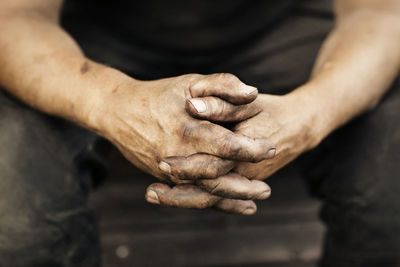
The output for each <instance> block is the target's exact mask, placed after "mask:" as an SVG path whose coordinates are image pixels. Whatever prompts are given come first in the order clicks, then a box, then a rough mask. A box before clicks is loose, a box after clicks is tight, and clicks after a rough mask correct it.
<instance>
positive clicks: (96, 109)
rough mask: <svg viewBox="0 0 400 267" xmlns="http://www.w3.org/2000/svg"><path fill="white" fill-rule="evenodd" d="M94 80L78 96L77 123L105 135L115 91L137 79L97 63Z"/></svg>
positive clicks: (115, 94) (113, 104) (115, 95)
mask: <svg viewBox="0 0 400 267" xmlns="http://www.w3.org/2000/svg"><path fill="white" fill-rule="evenodd" d="M97 67H98V69H97V70H96V73H95V75H93V76H94V78H95V81H94V83H93V84H91V85H90V86H88V87H87V89H88V90H85V92H86V93H87V94H86V95H85V94H84V93H83V94H82V95H81V96H80V99H81V101H82V109H81V110H80V111H79V114H77V116H78V123H79V124H81V125H83V126H84V127H85V128H88V129H90V130H92V131H94V132H96V133H98V134H100V135H102V136H105V135H106V131H107V128H108V127H107V125H108V124H109V122H110V120H112V119H111V118H110V117H111V116H112V114H113V112H112V111H113V109H114V108H115V107H116V103H115V102H116V98H118V96H117V93H118V91H119V90H121V89H122V88H123V87H126V86H127V84H135V83H138V82H139V81H136V80H134V79H133V78H131V77H129V76H127V75H125V74H124V73H122V72H120V71H118V70H116V69H112V68H109V67H106V66H102V65H98V66H97Z"/></svg>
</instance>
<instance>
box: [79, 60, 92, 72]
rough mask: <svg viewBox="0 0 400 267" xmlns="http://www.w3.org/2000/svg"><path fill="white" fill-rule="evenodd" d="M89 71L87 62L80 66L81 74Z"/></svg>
mask: <svg viewBox="0 0 400 267" xmlns="http://www.w3.org/2000/svg"><path fill="white" fill-rule="evenodd" d="M89 69H90V67H89V63H88V62H87V61H85V62H84V63H83V64H82V66H81V70H80V71H81V74H85V73H86V72H88V71H89Z"/></svg>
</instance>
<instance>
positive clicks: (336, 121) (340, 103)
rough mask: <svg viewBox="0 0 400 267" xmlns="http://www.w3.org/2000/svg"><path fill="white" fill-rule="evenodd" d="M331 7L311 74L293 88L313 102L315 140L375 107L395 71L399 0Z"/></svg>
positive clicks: (340, 2)
mask: <svg viewBox="0 0 400 267" xmlns="http://www.w3.org/2000/svg"><path fill="white" fill-rule="evenodd" d="M335 11H336V23H335V28H334V30H333V31H332V32H331V34H330V35H329V37H328V39H327V40H326V41H325V42H324V45H323V47H322V49H321V51H320V54H319V56H318V59H317V61H316V64H315V67H314V71H313V77H312V78H311V80H310V82H309V83H308V84H307V85H305V86H303V87H301V88H300V89H298V90H296V91H295V92H294V93H293V95H294V96H300V95H302V97H306V98H308V99H309V101H310V105H312V106H315V107H317V110H316V112H317V114H318V115H317V116H314V118H315V120H314V126H316V128H315V130H316V132H315V133H314V135H315V137H316V141H317V142H319V141H320V140H322V139H323V138H324V137H325V136H326V135H327V134H329V133H330V132H332V131H333V130H334V129H335V128H337V127H339V126H340V125H342V124H344V123H346V122H348V121H349V120H351V119H352V118H354V117H355V116H357V115H359V114H360V113H363V112H365V111H366V110H369V109H372V108H373V107H375V105H376V104H377V103H378V102H379V100H380V99H381V97H382V96H383V94H384V93H385V92H386V91H387V90H388V89H389V87H390V85H391V84H392V82H393V80H394V79H395V77H396V76H397V75H398V73H399V71H400V1H399V0H336V1H335Z"/></svg>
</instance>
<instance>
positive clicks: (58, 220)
mask: <svg viewBox="0 0 400 267" xmlns="http://www.w3.org/2000/svg"><path fill="white" fill-rule="evenodd" d="M0 131H1V134H0V147H1V150H0V266H13V267H20V266H29V267H32V266H41V267H45V266H98V256H99V255H98V233H97V225H96V220H95V216H94V213H93V210H92V209H91V208H90V206H89V205H88V204H87V195H88V190H89V188H90V186H91V182H90V179H91V176H92V171H91V170H90V167H89V164H88V163H90V162H91V161H93V160H91V158H90V157H88V156H86V155H88V154H90V151H91V150H93V142H94V140H95V138H96V137H95V136H94V135H93V134H90V133H88V132H86V131H84V130H82V129H80V128H78V127H75V126H73V125H71V124H69V123H67V122H65V121H62V120H58V119H55V118H52V117H49V116H46V115H43V114H41V113H39V112H36V111H34V110H32V109H30V108H28V107H26V106H25V105H23V104H20V103H19V102H17V101H15V100H14V99H12V98H11V97H9V96H8V95H6V94H5V93H4V92H3V91H1V90H0Z"/></svg>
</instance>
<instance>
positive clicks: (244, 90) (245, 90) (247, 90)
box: [239, 83, 257, 95]
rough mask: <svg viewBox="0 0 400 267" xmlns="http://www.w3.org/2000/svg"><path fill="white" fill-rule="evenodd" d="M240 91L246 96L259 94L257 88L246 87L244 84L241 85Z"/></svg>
mask: <svg viewBox="0 0 400 267" xmlns="http://www.w3.org/2000/svg"><path fill="white" fill-rule="evenodd" d="M239 90H240V91H241V92H242V93H244V94H246V95H250V94H253V93H255V92H257V88H255V87H254V86H250V85H246V84H244V83H242V84H241V85H240V87H239Z"/></svg>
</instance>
